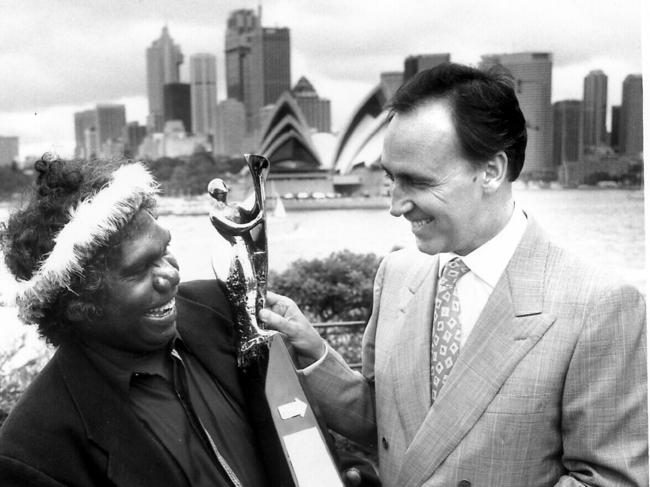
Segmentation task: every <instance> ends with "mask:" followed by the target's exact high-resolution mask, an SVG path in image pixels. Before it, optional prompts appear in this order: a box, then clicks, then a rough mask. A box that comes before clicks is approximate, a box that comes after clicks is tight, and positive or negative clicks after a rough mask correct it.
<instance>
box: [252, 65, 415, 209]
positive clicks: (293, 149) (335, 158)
mask: <svg viewBox="0 0 650 487" xmlns="http://www.w3.org/2000/svg"><path fill="white" fill-rule="evenodd" d="M402 79H403V74H402V72H390V73H382V74H381V76H380V80H379V83H378V84H377V86H375V87H374V88H373V89H372V90H371V91H370V92H369V93H368V94H367V95H366V96H365V97H364V98H363V100H362V101H361V103H360V104H359V105H358V106H357V107H356V109H355V110H353V112H352V114H351V115H350V117H349V118H348V120H347V122H346V123H345V124H344V126H343V127H342V128H341V130H340V131H339V133H338V135H337V136H336V137H334V136H332V135H331V134H324V133H314V131H313V130H311V128H310V124H309V123H308V122H307V120H306V117H305V115H304V113H303V110H301V108H300V106H299V104H298V102H297V101H296V99H295V97H294V96H293V95H292V94H291V93H290V92H286V93H284V94H283V95H282V96H281V97H280V98H279V99H278V100H277V102H276V103H275V104H274V106H273V109H272V111H271V112H270V113H268V114H267V115H266V117H265V118H266V122H265V123H264V125H263V127H262V130H261V132H260V137H259V140H260V142H259V146H258V148H257V153H258V154H263V155H264V156H266V157H267V158H268V159H269V161H270V162H271V171H270V175H269V183H270V184H271V187H272V188H273V191H274V192H277V194H279V195H283V194H298V193H307V194H310V195H311V194H332V193H340V194H343V195H363V196H379V195H383V194H386V184H385V181H384V172H383V170H381V168H380V167H379V165H378V162H379V158H380V156H381V145H382V139H383V135H384V131H385V129H386V123H387V120H386V115H387V114H386V112H385V109H384V107H385V105H386V103H387V101H388V100H389V99H390V98H391V96H392V95H393V93H394V92H395V91H396V90H397V88H398V87H399V86H400V85H401V84H402Z"/></svg>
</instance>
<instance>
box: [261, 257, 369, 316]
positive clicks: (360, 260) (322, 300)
mask: <svg viewBox="0 0 650 487" xmlns="http://www.w3.org/2000/svg"><path fill="white" fill-rule="evenodd" d="M378 266H379V258H378V257H377V256H376V255H375V254H356V253H354V252H351V251H349V250H343V251H340V252H335V253H332V254H330V255H329V256H328V257H326V258H324V259H312V260H304V259H300V260H297V261H295V262H294V263H293V264H292V265H291V266H290V267H289V268H288V269H287V270H285V271H284V272H282V273H279V274H278V273H271V274H270V276H269V280H270V287H271V289H272V290H274V291H275V292H278V293H280V294H284V295H286V296H289V297H290V298H291V299H293V300H294V301H295V302H296V304H298V306H299V307H300V309H301V310H302V311H303V313H305V316H307V317H308V318H309V319H311V320H313V321H319V322H324V321H356V320H362V321H366V320H367V319H368V318H369V317H370V312H371V310H372V287H373V281H374V277H375V273H376V272H377V267H378Z"/></svg>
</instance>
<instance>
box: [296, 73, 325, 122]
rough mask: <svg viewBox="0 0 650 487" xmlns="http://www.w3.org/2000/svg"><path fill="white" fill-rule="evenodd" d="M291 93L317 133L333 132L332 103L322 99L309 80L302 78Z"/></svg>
mask: <svg viewBox="0 0 650 487" xmlns="http://www.w3.org/2000/svg"><path fill="white" fill-rule="evenodd" d="M291 93H292V94H293V97H294V98H295V99H296V102H297V103H298V106H299V107H300V110H301V111H302V113H303V115H304V116H305V119H306V120H307V123H308V124H309V126H310V127H311V128H313V129H315V130H316V131H317V132H329V131H330V130H331V121H332V119H331V110H330V101H329V100H327V99H325V98H320V97H319V96H318V93H316V90H315V89H314V86H313V85H312V84H311V83H310V82H309V80H308V79H307V78H305V77H304V76H303V77H301V78H300V79H299V80H298V82H297V83H296V86H294V87H293V90H291Z"/></svg>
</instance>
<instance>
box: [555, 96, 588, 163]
mask: <svg viewBox="0 0 650 487" xmlns="http://www.w3.org/2000/svg"><path fill="white" fill-rule="evenodd" d="M581 144H582V102H581V101H580V100H563V101H558V102H556V103H554V104H553V164H555V166H560V165H562V164H563V163H565V162H568V161H579V160H581V159H582V157H581V156H582V147H581Z"/></svg>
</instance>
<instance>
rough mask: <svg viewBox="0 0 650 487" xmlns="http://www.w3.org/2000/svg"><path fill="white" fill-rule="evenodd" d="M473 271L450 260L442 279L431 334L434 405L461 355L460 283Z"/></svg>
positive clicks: (458, 262)
mask: <svg viewBox="0 0 650 487" xmlns="http://www.w3.org/2000/svg"><path fill="white" fill-rule="evenodd" d="M467 272H469V268H468V267H467V266H466V265H465V263H464V262H463V261H462V260H461V259H460V258H459V257H456V258H454V259H452V260H450V261H449V262H448V263H447V265H446V266H445V268H444V269H443V271H442V276H440V279H439V280H438V290H437V292H436V303H435V307H434V309H433V329H432V332H431V402H432V403H433V402H434V401H435V400H436V397H437V396H438V394H439V392H440V389H442V386H443V385H444V384H445V382H447V377H448V376H449V373H450V372H451V368H452V367H453V366H454V362H455V361H456V357H458V353H459V352H460V337H461V335H462V329H461V326H460V301H459V299H458V291H457V290H456V282H458V279H460V278H461V277H463V276H464V275H465V274H466V273H467Z"/></svg>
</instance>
